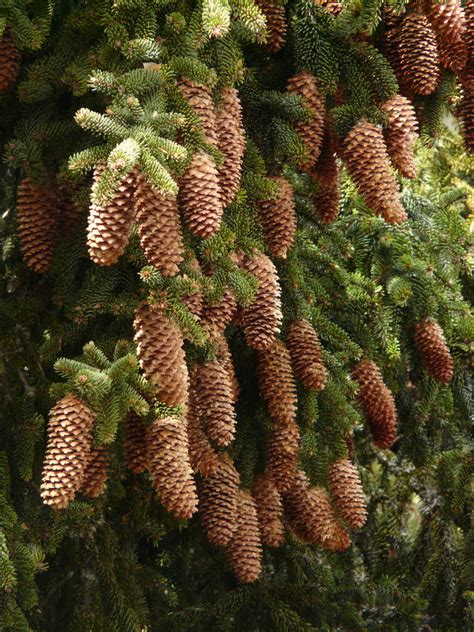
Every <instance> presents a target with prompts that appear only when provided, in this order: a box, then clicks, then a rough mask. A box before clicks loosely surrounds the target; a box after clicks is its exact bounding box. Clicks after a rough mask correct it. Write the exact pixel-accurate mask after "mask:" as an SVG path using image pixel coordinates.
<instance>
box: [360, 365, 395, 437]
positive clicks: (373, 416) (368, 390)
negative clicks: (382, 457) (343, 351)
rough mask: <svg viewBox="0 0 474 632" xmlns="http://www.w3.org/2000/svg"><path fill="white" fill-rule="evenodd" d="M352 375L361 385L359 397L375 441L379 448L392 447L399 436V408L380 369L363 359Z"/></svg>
mask: <svg viewBox="0 0 474 632" xmlns="http://www.w3.org/2000/svg"><path fill="white" fill-rule="evenodd" d="M352 376H353V379H354V380H355V381H356V382H357V383H358V385H359V399H360V401H361V404H362V408H363V410H364V413H365V416H366V417H367V421H368V422H369V426H370V431H371V433H372V441H373V443H374V444H375V445H376V446H378V447H379V448H384V449H386V448H390V447H391V446H392V445H393V443H394V441H395V439H396V437H397V423H398V417H397V409H396V407H395V401H394V399H393V395H392V393H391V392H390V390H389V389H388V388H387V387H386V386H385V384H384V382H383V379H382V374H381V373H380V369H379V368H378V366H377V365H376V364H375V362H372V361H371V360H361V361H360V362H359V363H358V364H357V365H356V366H355V367H354V370H353V373H352Z"/></svg>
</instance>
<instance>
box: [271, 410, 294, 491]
mask: <svg viewBox="0 0 474 632" xmlns="http://www.w3.org/2000/svg"><path fill="white" fill-rule="evenodd" d="M299 446H300V431H299V428H298V425H297V424H296V422H294V421H293V422H291V423H287V424H280V425H278V426H275V427H274V428H273V430H272V431H271V433H270V437H269V439H268V444H267V454H266V472H267V474H268V476H270V478H271V479H272V481H273V483H274V484H275V487H276V488H277V490H278V491H279V492H284V491H286V490H287V489H289V488H290V487H291V485H292V484H293V480H294V478H295V474H296V470H297V467H298V460H299Z"/></svg>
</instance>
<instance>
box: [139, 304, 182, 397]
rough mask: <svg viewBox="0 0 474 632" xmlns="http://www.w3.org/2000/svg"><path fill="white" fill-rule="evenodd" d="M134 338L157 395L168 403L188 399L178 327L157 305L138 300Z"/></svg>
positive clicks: (141, 361) (141, 362)
mask: <svg viewBox="0 0 474 632" xmlns="http://www.w3.org/2000/svg"><path fill="white" fill-rule="evenodd" d="M134 329H135V342H136V343H137V352H138V357H139V358H140V365H141V367H142V368H143V370H144V371H145V375H146V377H147V380H148V381H149V382H150V383H151V384H153V385H154V386H155V387H156V397H157V398H158V399H159V400H160V401H161V402H163V403H165V404H168V406H177V405H178V404H185V403H186V402H187V400H188V369H187V366H186V358H185V355H184V349H183V344H184V341H183V337H182V335H181V332H180V331H179V329H178V327H177V326H176V325H175V323H174V322H173V321H171V320H170V319H169V318H168V316H167V315H166V314H165V313H164V311H163V310H162V309H161V308H160V307H158V306H156V305H153V306H151V305H148V304H147V303H146V302H144V303H141V304H140V305H139V306H138V308H137V311H136V316H135V322H134Z"/></svg>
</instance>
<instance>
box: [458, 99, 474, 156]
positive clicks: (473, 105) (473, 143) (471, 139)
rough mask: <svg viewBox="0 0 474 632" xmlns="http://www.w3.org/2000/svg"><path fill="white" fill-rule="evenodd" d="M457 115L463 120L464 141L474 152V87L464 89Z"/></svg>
mask: <svg viewBox="0 0 474 632" xmlns="http://www.w3.org/2000/svg"><path fill="white" fill-rule="evenodd" d="M457 115H458V117H459V119H460V121H461V127H462V134H463V138H464V143H465V145H466V147H467V148H468V150H469V151H471V152H474V88H472V87H471V88H469V87H467V88H465V89H464V95H463V97H462V98H461V101H460V102H459V105H458V107H457Z"/></svg>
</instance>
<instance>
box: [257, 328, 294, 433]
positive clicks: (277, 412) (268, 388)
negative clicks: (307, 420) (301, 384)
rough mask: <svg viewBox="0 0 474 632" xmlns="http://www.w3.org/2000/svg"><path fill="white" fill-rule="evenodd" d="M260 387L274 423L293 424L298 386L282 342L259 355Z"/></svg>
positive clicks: (276, 342) (288, 355) (274, 343)
mask: <svg viewBox="0 0 474 632" xmlns="http://www.w3.org/2000/svg"><path fill="white" fill-rule="evenodd" d="M257 374H258V386H259V390H260V394H261V395H262V397H263V399H264V400H265V401H266V403H267V406H268V412H269V413H270V416H271V418H272V419H273V421H275V422H277V423H279V424H291V423H294V422H295V419H296V407H297V400H296V384H295V378H294V377H293V370H292V368H291V360H290V354H289V353H288V349H287V348H286V347H285V345H284V343H283V342H282V341H281V340H275V342H273V343H272V344H271V345H270V347H268V349H265V351H260V352H259V354H258V371H257Z"/></svg>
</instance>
